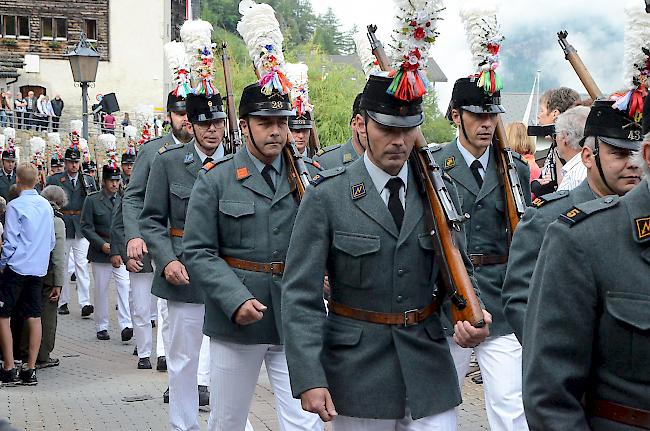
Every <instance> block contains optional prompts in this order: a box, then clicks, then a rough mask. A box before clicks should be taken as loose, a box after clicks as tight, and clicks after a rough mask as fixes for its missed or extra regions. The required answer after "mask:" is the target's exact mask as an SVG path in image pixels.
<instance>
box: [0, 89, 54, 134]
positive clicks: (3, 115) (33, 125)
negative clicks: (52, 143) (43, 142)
mask: <svg viewBox="0 0 650 431" xmlns="http://www.w3.org/2000/svg"><path fill="white" fill-rule="evenodd" d="M63 108H64V103H63V99H61V96H59V95H58V94H57V95H56V96H54V98H53V99H50V98H49V97H48V96H46V95H45V94H41V95H40V96H38V97H36V96H35V95H34V92H33V91H29V92H28V93H27V96H26V97H23V94H22V93H20V92H18V93H16V94H15V96H14V95H13V94H12V93H11V92H4V91H3V92H2V93H0V127H7V126H8V127H14V128H16V129H25V130H36V131H43V132H48V131H52V132H58V131H59V123H60V120H61V115H63Z"/></svg>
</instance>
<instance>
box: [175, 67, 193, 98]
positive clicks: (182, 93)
mask: <svg viewBox="0 0 650 431" xmlns="http://www.w3.org/2000/svg"><path fill="white" fill-rule="evenodd" d="M176 81H177V82H178V85H177V86H176V88H174V90H172V94H173V95H174V96H176V97H181V98H186V97H187V95H188V94H190V93H191V92H192V87H191V86H190V78H189V71H187V70H186V69H179V70H178V72H177V74H176Z"/></svg>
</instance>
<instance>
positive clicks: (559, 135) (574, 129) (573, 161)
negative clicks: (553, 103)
mask: <svg viewBox="0 0 650 431" xmlns="http://www.w3.org/2000/svg"><path fill="white" fill-rule="evenodd" d="M589 111H590V109H589V108H588V107H586V106H576V107H575V108H571V109H569V110H567V111H566V112H564V113H562V114H560V115H559V116H558V117H557V119H556V120H555V135H556V138H555V140H556V142H557V156H558V157H559V158H560V161H561V162H562V182H561V183H560V185H559V186H558V188H557V189H558V190H573V189H574V188H576V187H578V185H580V183H581V182H582V181H583V180H584V179H585V178H586V177H587V167H586V166H585V165H584V163H582V146H581V145H580V142H581V141H582V138H583V136H584V131H585V123H586V122H587V116H588V115H589Z"/></svg>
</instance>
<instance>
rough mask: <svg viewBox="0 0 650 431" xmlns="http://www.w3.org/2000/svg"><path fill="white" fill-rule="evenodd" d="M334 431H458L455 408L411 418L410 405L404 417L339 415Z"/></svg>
mask: <svg viewBox="0 0 650 431" xmlns="http://www.w3.org/2000/svg"><path fill="white" fill-rule="evenodd" d="M332 430H333V431H456V411H455V410H454V409H450V410H447V411H446V412H442V413H438V414H437V415H433V416H427V417H424V418H421V419H418V420H413V419H412V418H411V412H410V411H409V409H408V407H407V408H406V414H405V415H404V417H403V418H402V419H392V420H391V419H365V418H353V417H350V416H337V417H336V418H334V421H333V422H332Z"/></svg>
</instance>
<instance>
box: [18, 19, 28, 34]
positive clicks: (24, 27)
mask: <svg viewBox="0 0 650 431" xmlns="http://www.w3.org/2000/svg"><path fill="white" fill-rule="evenodd" d="M17 18H18V37H29V18H28V17H26V16H19V17H17Z"/></svg>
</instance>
